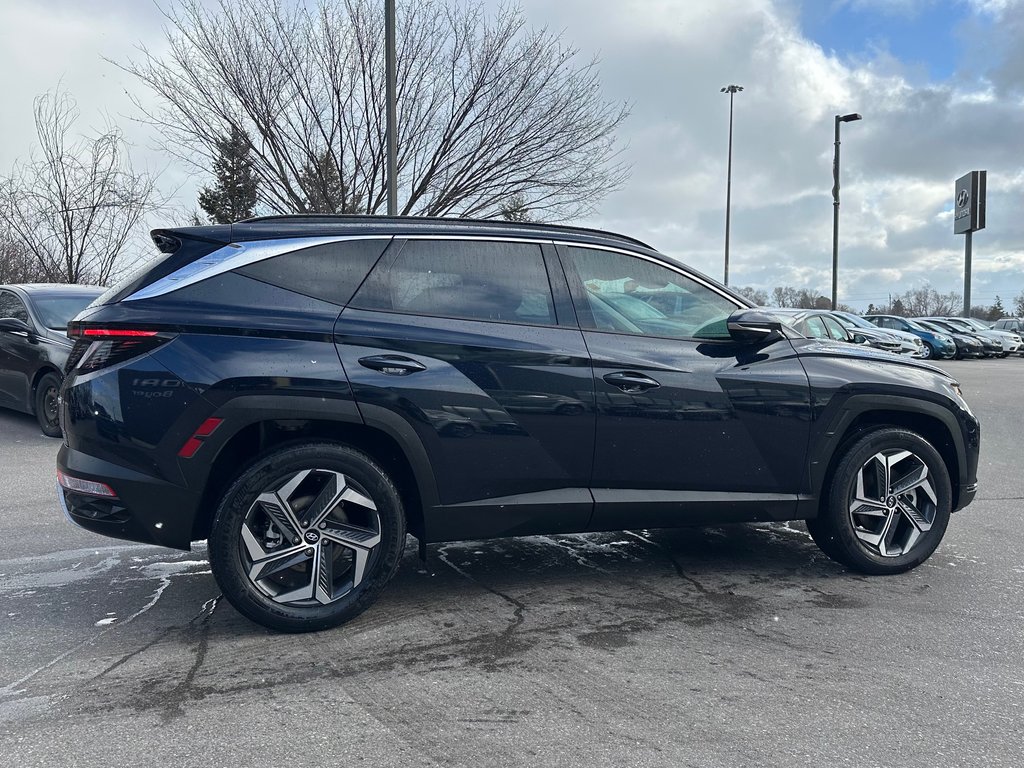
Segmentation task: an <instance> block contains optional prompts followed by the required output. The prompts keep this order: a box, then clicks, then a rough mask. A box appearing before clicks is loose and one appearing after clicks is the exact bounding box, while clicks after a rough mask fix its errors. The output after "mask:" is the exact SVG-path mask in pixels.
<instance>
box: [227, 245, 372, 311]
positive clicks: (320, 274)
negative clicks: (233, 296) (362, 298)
mask: <svg viewBox="0 0 1024 768" xmlns="http://www.w3.org/2000/svg"><path fill="white" fill-rule="evenodd" d="M389 242H390V238H388V239H379V240H378V239H369V240H342V241H339V242H336V243H325V244H323V245H314V246H312V247H311V248H302V249H301V250H297V251H291V252H289V253H283V254H281V255H280V256H275V257H274V258H272V259H265V260H263V261H258V262H256V263H255V264H249V265H247V266H244V267H241V268H239V269H236V270H235V272H237V273H239V274H241V275H245V276H246V277H252V278H255V279H256V280H259V281H261V282H264V283H269V284H270V285H275V286H277V287H278V288H284V289H286V290H289V291H295V292H296V293H301V294H303V295H304V296H311V297H312V298H314V299H320V300H321V301H328V302H331V303H332V304H340V305H344V304H347V303H348V301H349V299H351V298H352V294H353V293H355V291H356V288H358V287H359V284H360V283H361V282H363V279H364V278H365V277H366V273H367V272H369V271H370V268H371V267H373V265H374V264H375V263H376V262H377V259H379V258H380V255H381V254H382V253H383V252H384V249H385V248H387V246H388V243H389Z"/></svg>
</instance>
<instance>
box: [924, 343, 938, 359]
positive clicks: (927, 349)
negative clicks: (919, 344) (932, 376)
mask: <svg viewBox="0 0 1024 768" xmlns="http://www.w3.org/2000/svg"><path fill="white" fill-rule="evenodd" d="M933 357H935V350H934V349H933V348H932V345H931V344H928V343H927V342H926V343H925V345H924V349H922V350H921V359H922V360H931V359H932V358H933Z"/></svg>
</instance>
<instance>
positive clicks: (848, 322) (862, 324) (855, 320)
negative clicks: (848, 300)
mask: <svg viewBox="0 0 1024 768" xmlns="http://www.w3.org/2000/svg"><path fill="white" fill-rule="evenodd" d="M835 317H836V319H838V320H839V322H840V323H842V324H843V325H845V326H846V327H847V328H868V329H872V330H878V326H877V325H874V324H873V323H869V322H868V321H867V320H865V319H864V318H863V317H857V315H847V314H844V313H841V312H836V313H835Z"/></svg>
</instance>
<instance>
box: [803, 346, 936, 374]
mask: <svg viewBox="0 0 1024 768" xmlns="http://www.w3.org/2000/svg"><path fill="white" fill-rule="evenodd" d="M790 341H792V343H793V347H794V349H796V351H797V354H799V355H800V356H801V357H804V356H807V355H821V356H823V357H843V358H848V359H858V360H865V361H870V362H873V363H885V364H886V365H903V366H908V367H910V368H921V369H924V370H926V371H931V372H932V373H938V374H940V375H941V376H943V377H944V378H947V379H949V380H950V381H955V379H954V378H953V377H952V376H950V375H949V374H948V373H946V371H944V370H942V369H941V368H938V367H936V366H934V365H929V364H928V363H924V362H921V361H920V360H916V359H914V358H912V357H908V356H906V355H894V354H892V352H886V351H885V350H883V349H873V348H872V347H867V346H864V345H862V344H845V343H842V342H839V341H825V340H822V339H790Z"/></svg>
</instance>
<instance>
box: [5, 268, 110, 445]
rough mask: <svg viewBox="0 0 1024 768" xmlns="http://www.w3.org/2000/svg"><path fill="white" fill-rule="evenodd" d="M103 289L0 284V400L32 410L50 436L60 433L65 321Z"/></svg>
mask: <svg viewBox="0 0 1024 768" xmlns="http://www.w3.org/2000/svg"><path fill="white" fill-rule="evenodd" d="M101 293H103V289H102V288H96V287H94V286H90V285H61V284H49V283H46V284H43V283H38V284H36V283H31V284H22V285H0V406H3V407H4V408H13V409H14V410H17V411H22V412H24V413H30V414H33V415H35V417H36V421H38V422H39V428H40V429H41V430H42V431H43V434H45V435H47V436H49V437H60V426H59V424H58V415H57V394H58V392H59V390H60V383H61V379H62V377H63V370H64V364H65V363H66V362H67V359H68V355H69V354H70V353H71V348H72V342H71V340H70V339H69V338H68V337H67V328H68V321H69V320H70V319H71V318H73V317H74V316H75V315H77V314H78V313H79V312H81V311H82V310H83V309H85V307H87V306H88V305H89V302H91V301H92V300H93V299H95V298H96V297H97V296H99V295H100V294H101Z"/></svg>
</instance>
